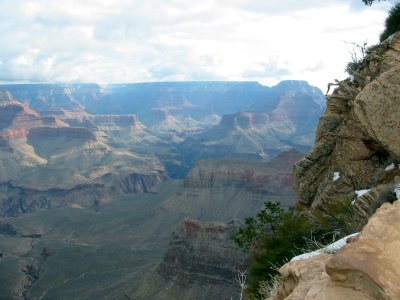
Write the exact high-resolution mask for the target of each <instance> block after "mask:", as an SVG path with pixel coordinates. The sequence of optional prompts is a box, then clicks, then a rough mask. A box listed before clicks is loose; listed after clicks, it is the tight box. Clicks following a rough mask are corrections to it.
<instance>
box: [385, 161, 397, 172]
mask: <svg viewBox="0 0 400 300" xmlns="http://www.w3.org/2000/svg"><path fill="white" fill-rule="evenodd" d="M395 168H396V165H395V164H394V163H391V164H390V165H388V166H387V167H386V168H385V171H386V172H389V171H392V170H394V169H395Z"/></svg>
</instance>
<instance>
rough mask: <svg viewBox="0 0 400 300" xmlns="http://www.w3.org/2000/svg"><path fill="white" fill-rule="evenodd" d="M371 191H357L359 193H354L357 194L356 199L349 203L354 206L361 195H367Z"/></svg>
mask: <svg viewBox="0 0 400 300" xmlns="http://www.w3.org/2000/svg"><path fill="white" fill-rule="evenodd" d="M370 190H371V189H368V190H359V191H354V192H355V193H356V194H357V197H355V198H354V200H353V201H351V205H354V204H356V201H357V198H358V197H361V196H362V195H364V194H366V193H368V192H369V191H370Z"/></svg>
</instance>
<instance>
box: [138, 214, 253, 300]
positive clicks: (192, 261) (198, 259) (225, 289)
mask: <svg viewBox="0 0 400 300" xmlns="http://www.w3.org/2000/svg"><path fill="white" fill-rule="evenodd" d="M236 228H237V226H236V225H235V224H234V223H233V222H231V223H229V224H226V223H221V222H207V223H205V222H199V221H196V220H191V219H188V218H186V219H184V220H183V221H182V224H181V226H180V228H179V229H178V230H177V231H176V232H174V233H173V235H172V240H171V242H170V243H169V247H168V250H167V253H166V254H165V256H164V259H163V261H162V262H161V263H160V264H159V266H158V267H157V270H156V272H155V273H152V275H151V276H152V278H150V277H149V276H148V277H147V278H145V279H144V282H143V283H142V284H141V286H140V288H139V289H138V290H137V291H135V292H134V293H133V294H132V295H131V297H134V298H135V299H217V298H218V299H230V297H234V298H235V297H237V295H238V292H239V288H238V284H237V282H235V279H236V278H237V274H238V270H240V271H243V270H244V269H245V268H246V265H247V263H248V256H247V255H245V254H244V253H243V252H242V251H241V250H240V249H239V248H238V247H237V246H236V245H235V243H234V242H233V241H231V240H230V239H229V237H230V235H232V234H233V233H234V232H235V230H236ZM167 282H168V283H167ZM166 283H167V284H166ZM149 285H152V286H149ZM158 285H167V286H168V288H167V289H160V290H159V289H158V288H157V286H158Z"/></svg>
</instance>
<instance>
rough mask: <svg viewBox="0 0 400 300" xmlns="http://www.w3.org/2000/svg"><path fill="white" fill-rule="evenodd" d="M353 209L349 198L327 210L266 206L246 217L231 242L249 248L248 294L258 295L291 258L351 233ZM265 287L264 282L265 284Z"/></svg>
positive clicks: (270, 204) (269, 204) (337, 202)
mask: <svg viewBox="0 0 400 300" xmlns="http://www.w3.org/2000/svg"><path fill="white" fill-rule="evenodd" d="M352 215H353V206H352V205H351V199H350V198H347V197H346V198H339V199H336V201H332V204H331V205H329V206H328V207H327V209H326V211H314V212H312V213H311V212H310V211H308V210H301V209H293V208H291V209H289V210H288V211H286V212H284V211H283V210H282V209H281V208H280V207H279V203H271V202H267V203H265V207H264V209H263V210H262V211H260V212H259V213H258V214H257V216H255V217H254V218H247V219H246V221H245V225H244V227H243V228H240V229H239V230H238V231H237V232H236V233H235V234H234V235H233V236H232V239H233V240H234V241H235V242H236V243H237V244H238V245H239V246H240V247H243V248H244V249H251V253H252V261H251V265H250V272H249V273H250V278H249V279H250V281H249V285H248V289H247V291H248V292H249V293H250V294H251V295H256V296H259V290H260V283H261V282H269V281H270V280H272V279H273V278H276V277H274V276H275V275H276V274H277V267H279V266H281V265H283V264H284V263H285V262H287V261H288V260H290V259H291V258H292V257H293V256H296V255H299V254H301V253H304V252H309V251H313V250H316V249H318V248H320V247H321V246H324V245H328V244H330V243H332V242H333V241H335V240H337V239H339V238H341V237H344V236H346V235H348V234H350V233H353V230H354V228H355V226H352ZM264 284H265V283H264Z"/></svg>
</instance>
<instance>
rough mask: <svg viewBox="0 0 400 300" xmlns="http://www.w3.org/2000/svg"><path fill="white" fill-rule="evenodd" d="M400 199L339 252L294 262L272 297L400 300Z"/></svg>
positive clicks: (387, 205)
mask: <svg viewBox="0 0 400 300" xmlns="http://www.w3.org/2000/svg"><path fill="white" fill-rule="evenodd" d="M399 219H400V201H399V200H398V201H396V202H394V203H393V204H390V203H385V204H384V205H383V206H382V207H381V208H379V209H378V210H377V212H376V213H375V214H374V215H373V216H372V217H371V218H370V220H369V221H368V224H367V225H366V226H365V227H364V229H363V230H362V232H361V233H360V235H359V236H358V237H356V238H353V239H351V240H350V241H348V244H347V245H345V246H344V247H343V248H342V249H340V250H339V251H338V252H337V253H335V254H333V255H332V254H321V255H318V256H315V257H313V258H311V259H305V260H300V261H292V262H289V263H288V264H286V265H284V266H283V267H282V268H281V269H280V270H279V271H280V272H281V274H282V275H283V276H284V283H283V285H282V286H281V287H280V289H279V291H278V292H277V293H276V294H275V295H274V296H273V297H271V299H325V300H328V299H399V297H400V286H399V284H398V283H399V277H400V255H399V253H400V252H399V249H400V223H399V222H398V220H399Z"/></svg>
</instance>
